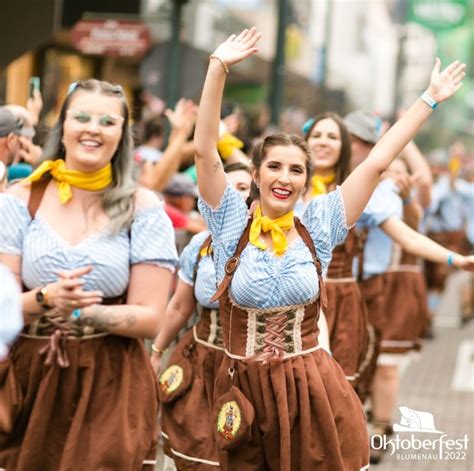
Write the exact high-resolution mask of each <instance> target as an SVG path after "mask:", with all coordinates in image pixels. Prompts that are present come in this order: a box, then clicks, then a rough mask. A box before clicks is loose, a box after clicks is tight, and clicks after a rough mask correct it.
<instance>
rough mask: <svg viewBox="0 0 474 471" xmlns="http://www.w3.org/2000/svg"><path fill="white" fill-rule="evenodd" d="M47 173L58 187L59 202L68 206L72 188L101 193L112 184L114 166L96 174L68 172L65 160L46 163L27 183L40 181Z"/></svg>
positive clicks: (47, 161) (107, 166)
mask: <svg viewBox="0 0 474 471" xmlns="http://www.w3.org/2000/svg"><path fill="white" fill-rule="evenodd" d="M46 172H50V173H51V176H52V177H53V179H54V180H56V183H57V185H58V194H59V201H60V202H61V203H62V204H66V203H67V202H68V201H69V200H70V199H71V198H72V191H71V186H75V187H76V188H80V189H81V190H89V191H99V190H103V189H104V188H106V187H107V186H108V185H110V184H111V183H112V165H111V164H108V165H106V166H105V167H104V168H101V169H100V170H97V171H96V172H90V173H86V172H80V171H79V170H68V169H67V167H66V162H64V160H63V159H57V160H46V161H44V162H43V163H42V164H41V165H40V166H39V167H38V168H37V169H36V170H35V171H34V172H33V173H32V174H31V175H30V176H29V177H28V178H26V179H25V181H27V182H35V181H37V180H39V179H40V178H41V177H42V176H43V175H44V174H45V173H46Z"/></svg>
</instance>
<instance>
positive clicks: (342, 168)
mask: <svg viewBox="0 0 474 471" xmlns="http://www.w3.org/2000/svg"><path fill="white" fill-rule="evenodd" d="M323 119H332V120H333V121H334V122H335V123H336V124H337V127H338V128H339V133H340V135H341V150H340V152H339V159H338V160H337V162H336V185H341V184H342V182H343V181H344V180H345V179H346V178H347V176H348V175H349V173H350V172H351V167H350V163H351V138H350V135H349V131H348V130H347V128H346V125H345V124H344V121H343V119H342V118H341V117H340V116H339V115H338V114H337V113H333V112H330V111H329V112H326V113H321V114H318V115H317V116H315V117H314V119H313V124H312V125H311V127H310V128H309V130H308V131H307V132H306V135H305V137H304V138H305V141H308V139H309V137H310V136H311V132H312V131H313V128H314V126H316V124H317V123H318V122H319V121H321V120H323Z"/></svg>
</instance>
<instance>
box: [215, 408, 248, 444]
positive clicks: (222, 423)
mask: <svg viewBox="0 0 474 471" xmlns="http://www.w3.org/2000/svg"><path fill="white" fill-rule="evenodd" d="M241 421H242V416H241V413H240V408H239V406H238V404H237V402H235V401H229V402H226V403H225V404H224V405H223V406H222V407H221V410H220V411H219V414H218V416H217V432H218V433H219V435H220V436H221V437H222V438H224V439H226V440H233V439H234V438H235V435H236V434H237V432H238V431H239V428H240V423H241Z"/></svg>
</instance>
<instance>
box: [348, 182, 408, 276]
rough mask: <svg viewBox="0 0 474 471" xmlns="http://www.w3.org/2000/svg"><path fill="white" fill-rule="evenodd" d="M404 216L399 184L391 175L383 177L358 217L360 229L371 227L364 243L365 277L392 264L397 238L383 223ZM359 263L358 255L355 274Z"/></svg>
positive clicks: (355, 262) (375, 273)
mask: <svg viewBox="0 0 474 471" xmlns="http://www.w3.org/2000/svg"><path fill="white" fill-rule="evenodd" d="M402 216H403V206H402V200H401V198H400V196H399V195H398V187H397V186H396V184H395V182H394V181H393V180H391V179H386V180H382V181H381V182H380V183H379V184H378V185H377V187H376V188H375V191H374V193H373V195H372V196H371V198H370V200H369V202H368V204H367V206H366V207H365V209H364V212H363V213H362V214H361V216H360V218H359V220H358V221H357V227H358V228H359V229H364V228H368V229H369V231H368V234H367V240H366V242H365V245H364V273H363V278H364V279H367V278H370V277H372V276H374V275H379V274H381V273H384V272H385V271H386V270H387V269H388V267H389V266H390V264H391V262H392V251H393V248H394V242H393V240H392V239H391V238H390V237H389V236H388V235H387V234H385V232H384V231H383V230H382V229H380V227H379V226H380V224H382V223H384V222H385V221H386V220H387V219H389V218H391V217H397V218H399V219H401V218H402ZM357 264H358V259H357V258H355V259H354V265H353V267H352V271H353V273H354V276H355V275H356V274H357V273H358V265H357Z"/></svg>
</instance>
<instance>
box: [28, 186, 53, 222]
mask: <svg viewBox="0 0 474 471" xmlns="http://www.w3.org/2000/svg"><path fill="white" fill-rule="evenodd" d="M50 180H51V178H49V177H44V178H42V179H41V180H38V181H36V182H33V183H32V184H31V191H30V197H29V199H28V212H29V213H30V216H31V219H34V218H35V216H36V212H37V211H38V208H39V206H40V204H41V200H42V199H43V196H44V192H45V191H46V188H47V186H48V183H49V182H50Z"/></svg>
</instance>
